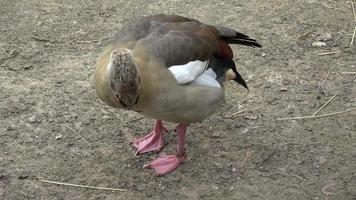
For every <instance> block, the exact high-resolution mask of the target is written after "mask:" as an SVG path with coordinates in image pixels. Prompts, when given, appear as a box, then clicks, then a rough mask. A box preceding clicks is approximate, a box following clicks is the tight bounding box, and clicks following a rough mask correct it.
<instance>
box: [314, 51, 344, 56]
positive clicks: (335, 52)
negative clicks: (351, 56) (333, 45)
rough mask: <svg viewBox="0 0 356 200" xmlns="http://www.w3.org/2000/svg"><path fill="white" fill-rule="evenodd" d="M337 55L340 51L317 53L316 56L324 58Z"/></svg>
mask: <svg viewBox="0 0 356 200" xmlns="http://www.w3.org/2000/svg"><path fill="white" fill-rule="evenodd" d="M337 53H341V51H331V52H323V53H319V54H318V56H326V55H331V54H337Z"/></svg>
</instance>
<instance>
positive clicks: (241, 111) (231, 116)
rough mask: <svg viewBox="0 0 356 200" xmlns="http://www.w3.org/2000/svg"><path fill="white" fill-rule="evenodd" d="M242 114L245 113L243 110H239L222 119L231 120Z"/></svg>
mask: <svg viewBox="0 0 356 200" xmlns="http://www.w3.org/2000/svg"><path fill="white" fill-rule="evenodd" d="M243 112H245V110H240V111H237V112H234V113H232V114H231V115H230V116H225V117H224V118H226V119H232V118H235V117H236V116H237V115H239V114H241V113H243Z"/></svg>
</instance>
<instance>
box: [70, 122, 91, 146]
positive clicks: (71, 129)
mask: <svg viewBox="0 0 356 200" xmlns="http://www.w3.org/2000/svg"><path fill="white" fill-rule="evenodd" d="M65 126H66V127H67V128H68V129H69V130H71V131H72V132H73V133H75V134H77V135H78V136H79V137H80V138H82V139H83V140H84V141H85V142H87V143H89V144H90V142H89V141H88V140H87V139H85V138H84V137H83V136H81V135H80V134H79V133H78V132H77V131H75V130H74V129H72V128H71V127H69V126H67V125H65Z"/></svg>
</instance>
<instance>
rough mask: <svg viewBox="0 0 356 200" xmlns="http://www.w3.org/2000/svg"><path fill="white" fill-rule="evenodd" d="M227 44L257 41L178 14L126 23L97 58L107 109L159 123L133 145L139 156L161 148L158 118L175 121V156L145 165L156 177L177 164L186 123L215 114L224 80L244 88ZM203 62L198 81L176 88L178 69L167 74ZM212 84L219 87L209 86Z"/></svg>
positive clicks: (98, 78) (98, 85)
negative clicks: (231, 80) (176, 132)
mask: <svg viewBox="0 0 356 200" xmlns="http://www.w3.org/2000/svg"><path fill="white" fill-rule="evenodd" d="M230 43H232V44H241V45H247V46H252V47H261V45H259V44H258V43H257V42H256V40H254V39H251V38H250V37H248V36H247V35H244V34H242V33H239V32H237V31H235V30H233V29H230V28H227V27H215V26H211V25H206V24H203V23H201V22H199V21H197V20H195V19H190V18H185V17H181V16H177V15H156V16H149V17H145V18H141V19H139V20H136V21H132V22H130V23H128V24H127V25H125V26H124V27H123V28H121V30H120V31H119V32H118V34H117V36H116V37H115V42H114V43H113V45H111V46H109V47H108V48H107V49H106V50H105V51H104V52H103V53H102V54H101V55H100V56H99V58H98V61H97V67H96V71H95V85H96V91H97V94H98V96H99V98H100V99H101V100H103V101H104V102H105V103H106V104H108V105H110V106H112V107H116V108H124V109H132V110H134V111H137V112H140V113H142V114H143V115H145V116H147V117H150V118H153V119H156V120H158V121H157V122H156V125H155V129H154V130H153V132H151V133H150V134H149V135H148V136H146V137H144V138H141V139H138V140H136V141H135V142H134V143H133V145H134V147H136V148H137V150H138V151H137V152H138V153H145V152H148V151H152V150H159V149H160V148H161V147H162V145H163V142H162V138H163V137H162V134H163V132H165V128H164V127H163V125H162V122H161V120H164V121H170V122H175V123H179V125H178V126H177V131H178V136H179V145H178V151H177V152H178V153H177V155H172V156H171V157H169V158H167V157H165V158H159V159H157V160H158V161H156V162H154V163H152V164H151V165H150V167H152V168H154V169H155V170H156V172H157V174H160V175H162V174H166V173H168V172H170V171H172V170H173V169H174V168H175V167H177V166H178V165H179V163H181V162H182V160H183V159H184V158H183V157H184V155H185V154H184V148H183V146H184V145H183V144H182V143H184V135H185V130H186V125H188V124H189V123H193V122H199V121H202V120H203V119H205V118H206V117H207V116H209V115H211V114H213V113H214V112H215V110H216V109H217V108H218V107H219V105H220V103H221V102H223V101H224V91H223V82H224V81H226V80H227V79H230V78H232V79H233V80H235V81H236V82H238V83H240V84H241V85H243V86H244V87H246V88H247V85H246V83H245V81H244V80H243V79H242V77H241V76H240V74H239V73H238V72H237V70H236V67H235V63H234V62H233V60H232V58H233V52H232V50H231V47H230V46H229V44H230ZM198 61H202V62H198ZM204 62H206V63H207V68H206V69H203V70H202V71H201V72H199V73H198V74H197V77H195V75H196V74H194V76H193V75H192V78H193V79H192V81H191V82H188V83H186V84H178V82H177V80H176V78H175V77H176V76H175V75H176V74H175V73H180V72H179V71H178V72H175V71H172V70H169V68H170V67H171V66H173V65H182V69H183V68H184V69H187V70H188V73H189V70H190V69H191V70H192V73H193V71H194V70H196V69H199V68H197V67H201V66H203V67H204ZM187 63H190V65H189V67H187V66H188V65H185V64H187ZM190 66H191V67H190ZM179 68H180V67H178V70H179ZM193 68H194V69H193ZM195 68H196V69H195ZM209 69H211V70H212V71H211V72H208V71H209ZM229 69H231V70H230V71H229V73H226V72H227V71H228V70H229ZM186 72H187V71H185V73H186ZM231 72H232V73H231ZM211 73H213V74H214V75H211ZM199 77H200V78H199ZM204 77H207V79H204ZM209 77H210V78H209ZM212 77H215V79H216V80H214V78H212ZM198 80H199V81H201V80H203V82H204V81H205V82H209V81H210V83H211V84H210V85H209V84H208V85H206V83H203V82H199V81H198ZM212 81H213V82H212ZM214 82H216V83H218V84H220V87H219V86H217V87H214V86H212V85H216V83H214ZM182 145H183V146H182ZM167 163H169V164H167ZM162 164H163V165H164V166H163V167H162V166H161V165H162ZM157 165H160V167H158V166H157ZM168 165H169V166H168Z"/></svg>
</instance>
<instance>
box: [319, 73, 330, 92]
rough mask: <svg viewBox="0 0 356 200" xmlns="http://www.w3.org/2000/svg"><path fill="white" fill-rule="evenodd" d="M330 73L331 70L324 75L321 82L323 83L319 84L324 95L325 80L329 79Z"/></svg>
mask: <svg viewBox="0 0 356 200" xmlns="http://www.w3.org/2000/svg"><path fill="white" fill-rule="evenodd" d="M330 71H331V70H330V69H329V71H328V73H327V74H326V76H325V78H324V80H323V83H322V84H321V89H322V90H323V92H324V94H326V90H325V87H324V84H325V82H326V79H327V78H328V77H329V74H330Z"/></svg>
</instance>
